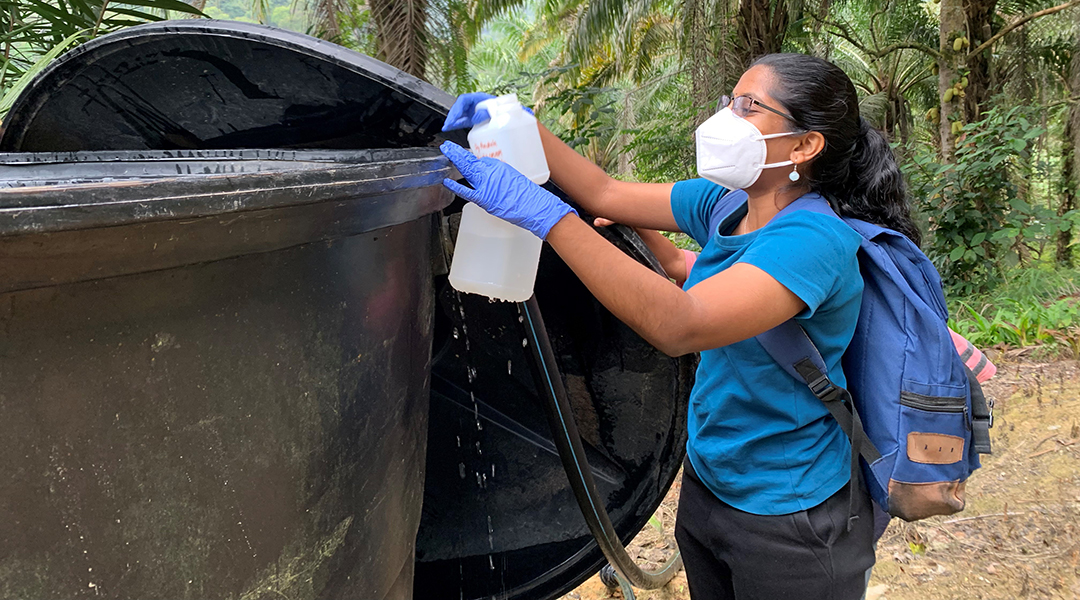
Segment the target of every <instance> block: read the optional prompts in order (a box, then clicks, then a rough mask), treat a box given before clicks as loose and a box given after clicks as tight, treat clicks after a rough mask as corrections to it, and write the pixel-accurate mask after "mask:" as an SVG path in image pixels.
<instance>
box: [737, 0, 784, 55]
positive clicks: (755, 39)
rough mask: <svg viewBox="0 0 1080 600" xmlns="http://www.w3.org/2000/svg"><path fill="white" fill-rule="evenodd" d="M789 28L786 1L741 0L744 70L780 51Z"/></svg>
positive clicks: (740, 21)
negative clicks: (755, 60) (760, 58)
mask: <svg viewBox="0 0 1080 600" xmlns="http://www.w3.org/2000/svg"><path fill="white" fill-rule="evenodd" d="M787 28H788V6H787V1H786V0H742V1H741V2H740V3H739V40H740V41H741V42H742V43H743V47H742V49H741V50H742V57H741V58H742V63H743V68H746V67H749V66H750V63H752V62H754V59H756V58H757V57H759V56H763V55H765V54H772V53H774V52H779V51H780V50H781V48H783V46H784V36H785V35H786V34H787Z"/></svg>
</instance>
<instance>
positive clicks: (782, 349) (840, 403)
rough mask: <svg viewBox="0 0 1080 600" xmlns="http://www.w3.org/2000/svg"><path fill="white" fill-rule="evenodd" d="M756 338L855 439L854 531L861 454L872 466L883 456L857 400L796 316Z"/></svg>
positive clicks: (851, 518)
mask: <svg viewBox="0 0 1080 600" xmlns="http://www.w3.org/2000/svg"><path fill="white" fill-rule="evenodd" d="M756 339H757V341H758V343H760V344H761V346H762V347H763V348H765V351H766V352H768V353H769V356H771V357H772V359H773V360H774V361H776V363H777V364H778V365H780V367H781V368H783V369H784V370H785V371H787V372H788V374H790V375H791V376H792V377H794V378H795V380H796V381H802V382H803V383H805V384H806V386H807V387H809V388H810V391H811V392H813V394H814V396H816V397H817V398H818V400H821V402H822V404H824V405H825V408H826V409H828V411H829V414H831V415H832V416H833V418H834V419H836V422H837V423H839V424H840V429H841V430H842V431H843V432H844V434H846V435H847V436H848V439H849V440H851V481H850V482H849V483H848V524H847V530H848V531H851V527H852V526H853V525H854V523H855V520H856V519H858V518H859V517H858V516H857V515H856V514H855V486H856V485H857V482H858V476H859V456H860V455H861V456H862V457H863V458H864V459H866V464H867V465H872V464H874V463H875V462H877V461H878V459H880V458H881V453H880V452H878V449H877V448H876V447H875V446H874V443H873V442H871V441H870V438H869V437H867V435H866V430H865V429H863V424H862V419H860V418H859V412H858V411H857V410H855V403H854V402H852V400H851V394H849V393H848V391H847V390H846V389H844V388H842V387H838V386H837V385H835V384H834V383H833V382H832V381H831V380H830V379H829V375H828V373H829V370H828V368H827V367H826V366H825V360H824V359H823V358H821V353H820V352H818V349H817V346H815V345H814V342H813V340H811V339H810V336H808V335H806V330H804V329H803V328H802V326H801V325H799V324H798V323H796V322H795V319H788V320H787V321H784V322H783V323H781V324H779V325H777V326H776V327H773V328H772V329H770V330H768V331H766V332H765V333H761V334H758V335H757V337H756ZM839 532H840V530H839V529H838V530H837V532H836V533H835V534H834V536H838V535H839ZM829 541H830V542H832V541H834V540H829Z"/></svg>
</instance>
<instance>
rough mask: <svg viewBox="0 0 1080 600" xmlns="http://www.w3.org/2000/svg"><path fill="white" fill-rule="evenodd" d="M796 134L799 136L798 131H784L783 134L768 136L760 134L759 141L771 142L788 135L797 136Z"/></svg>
mask: <svg viewBox="0 0 1080 600" xmlns="http://www.w3.org/2000/svg"><path fill="white" fill-rule="evenodd" d="M798 134H799V132H798V131H785V132H783V133H770V134H768V135H765V134H762V135H761V137H760V138H759V139H762V140H771V139H773V138H778V137H784V136H788V135H798Z"/></svg>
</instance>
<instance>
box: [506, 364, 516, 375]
mask: <svg viewBox="0 0 1080 600" xmlns="http://www.w3.org/2000/svg"><path fill="white" fill-rule="evenodd" d="M506 374H507V375H513V374H514V367H513V365H511V364H510V361H506Z"/></svg>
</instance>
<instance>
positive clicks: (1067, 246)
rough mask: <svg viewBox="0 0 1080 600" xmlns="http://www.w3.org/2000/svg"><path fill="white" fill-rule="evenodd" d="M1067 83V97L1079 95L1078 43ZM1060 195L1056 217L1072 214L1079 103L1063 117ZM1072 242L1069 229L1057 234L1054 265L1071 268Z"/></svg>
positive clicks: (1078, 184)
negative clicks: (1056, 263)
mask: <svg viewBox="0 0 1080 600" xmlns="http://www.w3.org/2000/svg"><path fill="white" fill-rule="evenodd" d="M1067 81H1068V86H1067V87H1068V91H1069V94H1070V95H1076V94H1077V93H1080V42H1077V43H1076V44H1074V45H1073V50H1072V58H1071V60H1070V67H1069V77H1068V80H1067ZM1061 192H1062V193H1061V204H1060V205H1059V206H1058V216H1062V215H1064V214H1065V213H1067V212H1069V211H1071V210H1076V208H1077V206H1076V204H1077V196H1080V102H1073V103H1072V104H1071V105H1070V106H1069V113H1068V115H1066V117H1065V132H1064V135H1063V139H1062V157H1061ZM1072 241H1073V235H1072V227H1066V228H1064V229H1063V230H1062V231H1061V232H1059V233H1058V238H1057V262H1058V264H1060V265H1062V266H1066V267H1071V266H1072V265H1073V258H1072V254H1073V252H1072V247H1071V245H1072Z"/></svg>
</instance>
